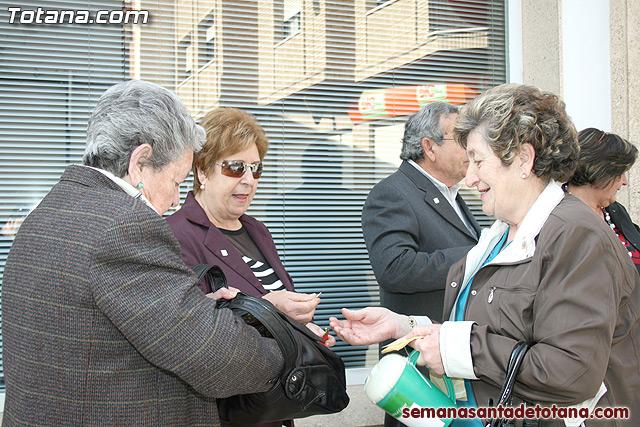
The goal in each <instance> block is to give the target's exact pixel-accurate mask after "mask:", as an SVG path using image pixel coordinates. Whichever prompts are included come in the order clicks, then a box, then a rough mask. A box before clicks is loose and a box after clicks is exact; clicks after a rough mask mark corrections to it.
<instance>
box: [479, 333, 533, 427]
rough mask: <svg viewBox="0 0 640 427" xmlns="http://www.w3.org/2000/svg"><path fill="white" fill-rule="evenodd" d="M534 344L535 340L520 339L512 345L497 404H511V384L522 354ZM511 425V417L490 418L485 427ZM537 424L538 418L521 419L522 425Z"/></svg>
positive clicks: (530, 425)
mask: <svg viewBox="0 0 640 427" xmlns="http://www.w3.org/2000/svg"><path fill="white" fill-rule="evenodd" d="M534 344H535V341H529V342H524V341H520V342H518V343H517V344H516V345H515V346H514V347H513V350H512V351H511V356H510V357H509V365H508V367H507V376H506V378H505V380H504V384H502V389H501V390H500V397H499V398H498V403H497V406H502V407H505V406H513V395H512V393H513V385H514V384H515V382H516V376H517V375H518V370H519V369H520V365H521V364H522V360H524V355H525V354H526V353H527V351H528V350H529V349H530V348H531V347H532V346H533V345H534ZM511 425H514V424H513V420H511V419H507V418H494V419H491V420H487V424H486V427H508V426H511ZM538 425H539V420H529V419H527V420H523V427H535V426H538Z"/></svg>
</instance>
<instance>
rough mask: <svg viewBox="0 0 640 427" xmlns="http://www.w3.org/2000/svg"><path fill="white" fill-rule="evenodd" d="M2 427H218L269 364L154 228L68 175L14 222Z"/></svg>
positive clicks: (268, 350) (263, 347)
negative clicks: (223, 402) (225, 402)
mask: <svg viewBox="0 0 640 427" xmlns="http://www.w3.org/2000/svg"><path fill="white" fill-rule="evenodd" d="M2 314H3V344H4V367H5V374H6V387H7V389H6V401H5V408H4V417H3V418H4V419H3V425H4V426H15V425H47V426H127V427H130V426H136V427H139V426H217V425H219V419H218V414H217V408H216V398H219V397H226V396H230V395H234V394H240V393H248V392H255V391H265V390H267V389H268V388H269V387H270V384H269V381H270V380H273V379H274V378H275V377H276V376H277V375H278V372H279V371H280V370H281V368H282V355H281V353H280V351H279V350H278V348H277V345H276V343H275V342H274V341H273V340H269V339H265V338H262V337H260V336H259V334H258V333H257V332H256V331H255V330H254V329H252V328H250V327H247V326H246V325H245V324H244V322H242V320H241V319H240V318H239V317H237V316H235V315H234V314H233V313H231V311H229V310H217V309H215V302H214V301H213V300H211V299H209V298H207V297H205V296H204V294H203V293H202V291H201V290H200V289H199V288H198V284H197V279H196V277H195V276H194V274H193V273H192V272H191V270H190V269H189V268H188V267H187V266H185V265H184V264H183V262H182V259H181V254H180V247H179V245H178V242H177V240H176V239H175V237H174V235H173V233H172V232H171V229H170V228H169V226H168V225H167V223H166V221H165V220H164V219H163V218H162V217H161V216H160V215H158V214H157V213H156V212H154V211H153V210H152V209H150V208H149V207H148V206H146V205H145V203H144V202H143V201H141V200H138V199H135V198H133V197H131V196H129V195H127V194H126V193H125V192H124V191H123V190H122V189H120V188H119V187H118V186H117V185H116V184H115V183H113V182H112V181H111V180H109V179H108V178H107V177H105V176H104V175H103V174H101V173H100V172H98V171H95V170H93V169H90V168H86V167H83V166H77V165H72V166H69V167H68V168H67V169H66V171H65V172H64V174H63V175H62V178H61V179H60V182H59V183H58V184H56V185H55V186H54V187H53V189H52V190H51V191H50V193H49V194H48V195H47V196H46V197H45V198H44V199H43V200H42V202H41V203H40V205H39V206H38V207H37V208H36V209H35V210H34V211H33V212H32V213H31V214H30V215H29V217H28V218H27V219H25V221H24V223H23V224H22V227H21V228H20V230H19V232H18V234H17V236H16V238H15V241H14V244H13V247H12V249H11V252H10V254H9V257H8V259H7V263H6V267H5V271H4V278H3V288H2Z"/></svg>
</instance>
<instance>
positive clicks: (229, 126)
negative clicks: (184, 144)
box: [167, 108, 335, 426]
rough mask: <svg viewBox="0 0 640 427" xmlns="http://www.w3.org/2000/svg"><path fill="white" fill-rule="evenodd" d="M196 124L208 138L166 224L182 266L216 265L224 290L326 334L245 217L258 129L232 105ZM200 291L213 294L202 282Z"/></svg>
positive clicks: (311, 300) (309, 299) (256, 173)
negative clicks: (182, 199) (177, 245)
mask: <svg viewBox="0 0 640 427" xmlns="http://www.w3.org/2000/svg"><path fill="white" fill-rule="evenodd" d="M201 125H202V126H203V127H204V128H205V130H206V132H207V140H206V142H205V144H204V147H203V148H202V150H201V151H200V152H199V153H196V154H195V155H194V158H193V175H194V180H193V191H190V192H189V193H188V195H187V198H186V200H185V202H184V204H183V205H182V208H181V209H180V210H179V211H177V212H176V213H174V214H173V215H171V216H170V217H169V218H168V219H167V221H168V222H169V225H170V226H171V228H172V229H173V232H174V234H175V235H176V237H177V238H178V241H179V242H180V248H181V250H182V259H183V261H184V262H185V264H187V265H188V266H193V265H195V264H217V265H218V266H219V267H220V268H221V269H222V271H223V272H224V274H225V276H226V278H227V282H228V283H229V286H231V287H234V288H237V289H239V290H240V291H242V292H244V293H246V294H249V295H253V296H258V297H262V298H265V299H267V300H268V301H270V302H271V303H272V304H273V305H275V306H276V307H277V308H278V309H279V310H280V311H282V312H284V313H286V314H287V315H289V316H290V317H292V318H293V319H295V320H297V321H299V322H300V323H303V324H307V326H308V327H309V329H311V330H312V331H313V332H314V333H316V334H318V335H320V336H322V335H323V334H324V331H322V329H321V328H320V327H318V326H317V325H314V324H312V323H309V322H311V321H312V319H313V315H314V312H315V308H316V306H317V305H318V303H320V298H318V297H317V296H315V295H309V294H303V293H297V292H295V291H294V288H293V281H292V279H291V276H289V274H288V273H287V272H286V270H285V268H284V266H283V265H282V262H281V261H280V257H279V256H278V252H277V249H276V245H275V243H274V241H273V237H272V236H271V233H270V232H269V230H268V229H267V227H266V226H265V225H264V224H263V223H262V222H260V221H258V220H257V219H255V218H253V217H251V216H249V215H247V214H245V212H246V211H247V209H248V208H249V205H250V204H251V201H252V200H253V196H254V195H255V193H256V189H257V187H258V180H259V178H260V176H261V174H262V170H263V167H262V160H263V159H264V156H265V154H266V152H267V148H268V145H269V142H268V140H267V137H266V135H265V133H264V130H263V129H262V127H261V126H260V124H259V123H258V121H257V120H256V118H255V117H254V116H253V115H251V114H249V113H247V112H245V111H243V110H240V109H237V108H218V109H215V110H213V111H210V112H209V113H208V114H207V115H205V117H204V119H203V120H202V122H201ZM200 287H201V289H202V290H203V291H204V292H205V293H209V292H211V289H210V288H209V285H208V284H206V283H201V284H200ZM326 344H327V345H328V346H332V345H333V344H335V338H333V337H332V336H329V337H328V338H327V341H326ZM263 425H264V426H267V425H268V426H281V425H282V422H280V423H270V424H263ZM285 425H287V424H286V423H285Z"/></svg>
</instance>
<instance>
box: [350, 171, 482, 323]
mask: <svg viewBox="0 0 640 427" xmlns="http://www.w3.org/2000/svg"><path fill="white" fill-rule="evenodd" d="M457 201H458V204H459V205H460V207H461V209H462V211H463V213H464V215H465V216H466V217H467V219H468V220H469V222H470V224H472V227H473V228H474V229H475V231H476V233H477V235H478V236H480V226H479V225H478V223H477V222H476V220H475V219H474V218H473V215H472V214H471V211H469V208H468V207H467V205H466V204H465V202H464V200H462V197H461V196H460V195H458V198H457ZM362 230H363V233H364V238H365V242H366V244H367V249H368V251H369V259H370V261H371V266H372V267H373V271H374V273H375V275H376V279H377V280H378V284H379V285H380V303H381V305H382V306H383V307H387V308H389V309H391V310H393V311H395V312H398V313H402V314H416V315H427V316H429V317H430V318H431V319H434V320H437V321H441V320H442V304H443V300H444V286H445V280H446V277H447V273H448V271H449V267H450V266H451V265H452V264H453V263H455V262H456V261H458V260H459V259H461V258H462V257H463V256H464V255H465V254H466V253H467V252H468V251H469V249H471V247H472V246H474V245H475V244H476V243H477V242H478V240H477V238H476V237H475V236H473V234H472V233H470V232H469V230H468V229H467V227H466V226H465V225H464V223H463V222H462V220H460V218H459V217H458V214H457V213H456V212H455V210H454V209H453V207H452V206H451V204H449V202H448V201H447V200H446V199H445V198H444V196H443V195H442V193H441V192H440V191H439V190H438V189H437V188H436V187H435V186H434V185H433V183H432V182H431V181H430V180H429V178H427V177H426V176H425V175H424V174H423V173H421V172H420V171H419V170H417V169H416V168H415V167H414V166H412V165H411V164H410V163H408V162H403V163H402V164H401V165H400V168H399V169H398V170H397V171H396V172H394V173H393V174H392V175H390V176H388V177H387V178H385V179H383V180H382V181H380V182H379V183H378V184H377V185H376V186H375V187H373V189H372V190H371V192H370V193H369V197H368V198H367V201H366V203H365V205H364V208H363V211H362Z"/></svg>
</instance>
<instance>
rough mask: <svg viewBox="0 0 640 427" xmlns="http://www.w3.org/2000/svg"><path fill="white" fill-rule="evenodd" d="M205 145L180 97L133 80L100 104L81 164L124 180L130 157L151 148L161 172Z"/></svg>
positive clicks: (153, 162) (114, 88) (201, 131)
mask: <svg viewBox="0 0 640 427" xmlns="http://www.w3.org/2000/svg"><path fill="white" fill-rule="evenodd" d="M205 139H206V135H205V131H204V129H203V128H202V127H201V126H200V125H198V124H196V122H195V121H194V120H193V119H192V118H191V116H190V115H189V112H188V111H187V109H186V108H185V106H184V105H183V104H182V102H181V101H180V99H179V98H178V96H177V95H176V94H174V93H173V92H171V91H169V90H168V89H165V88H163V87H162V86H159V85H157V84H155V83H150V82H146V81H143V80H129V81H126V82H123V83H118V84H116V85H115V86H112V87H111V88H109V89H108V90H107V91H106V92H105V93H104V94H103V95H102V96H101V97H100V99H99V100H98V104H97V105H96V108H95V109H94V111H93V113H92V114H91V118H90V119H89V125H88V127H87V147H86V149H85V152H84V156H83V161H84V164H85V165H87V166H93V167H96V168H100V169H104V170H106V171H109V172H111V173H113V174H114V175H115V176H117V177H120V178H122V177H124V176H125V175H126V174H127V172H128V169H129V161H130V159H131V153H132V152H133V151H134V150H135V149H136V147H138V146H140V145H142V144H149V145H150V146H151V147H152V148H153V151H152V154H151V158H150V159H149V163H150V165H151V166H152V167H153V168H154V169H156V170H158V169H162V168H163V167H165V166H167V165H168V164H170V163H172V162H174V161H176V160H178V159H180V158H181V157H182V155H184V153H185V152H186V150H193V151H194V152H197V151H199V150H200V149H201V148H202V146H203V145H204V142H205Z"/></svg>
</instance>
